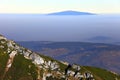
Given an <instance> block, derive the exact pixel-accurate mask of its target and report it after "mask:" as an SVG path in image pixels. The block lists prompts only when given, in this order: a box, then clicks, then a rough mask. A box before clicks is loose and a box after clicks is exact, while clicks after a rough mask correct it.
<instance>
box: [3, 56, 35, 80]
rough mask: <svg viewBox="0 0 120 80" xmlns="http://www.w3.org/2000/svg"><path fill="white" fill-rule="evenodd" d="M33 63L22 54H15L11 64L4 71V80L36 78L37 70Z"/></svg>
mask: <svg viewBox="0 0 120 80" xmlns="http://www.w3.org/2000/svg"><path fill="white" fill-rule="evenodd" d="M36 70H37V69H36V67H35V65H34V64H33V63H32V62H31V61H30V60H28V59H25V58H24V56H23V55H20V54H18V55H16V56H15V58H14V61H13V64H12V66H11V68H10V69H9V71H8V72H7V73H6V76H5V78H4V80H8V79H9V80H36V78H37V71H36Z"/></svg>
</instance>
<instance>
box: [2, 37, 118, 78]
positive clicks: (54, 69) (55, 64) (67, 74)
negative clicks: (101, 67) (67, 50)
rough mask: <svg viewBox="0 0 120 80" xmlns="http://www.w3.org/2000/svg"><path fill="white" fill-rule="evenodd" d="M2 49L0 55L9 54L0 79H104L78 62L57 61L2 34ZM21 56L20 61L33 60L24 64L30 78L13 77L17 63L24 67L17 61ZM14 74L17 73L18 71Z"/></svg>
mask: <svg viewBox="0 0 120 80" xmlns="http://www.w3.org/2000/svg"><path fill="white" fill-rule="evenodd" d="M0 51H1V53H0V56H1V55H5V54H6V55H8V59H7V60H6V65H5V67H4V68H3V69H4V73H3V74H0V80H28V79H29V80H102V79H100V78H99V77H96V75H94V74H93V73H92V72H90V71H89V70H85V71H82V70H83V69H81V68H83V67H82V66H79V65H76V64H72V65H70V64H69V63H67V62H63V61H57V60H54V59H52V58H50V57H47V56H44V55H39V54H37V53H35V52H32V51H31V50H28V49H26V48H23V47H21V46H19V45H18V44H16V43H15V42H14V41H12V40H7V39H6V38H5V37H4V36H2V35H0ZM20 56H21V60H20V61H22V60H23V59H25V60H29V62H31V63H30V64H29V65H26V64H24V65H26V66H27V67H28V68H29V69H28V71H26V73H27V76H28V78H25V77H24V78H21V77H16V78H13V75H11V74H10V73H13V70H14V69H17V68H16V66H17V65H19V66H18V67H19V68H21V67H22V65H20V63H19V62H18V63H15V61H16V60H17V57H20ZM22 58H23V59H22ZM0 63H1V61H0ZM22 63H24V61H23V62H21V64H22ZM16 64H17V65H16ZM20 66H21V67H20ZM0 67H1V65H0ZM33 68H34V69H33ZM84 69H85V68H84ZM31 70H32V71H31ZM16 71H17V70H16ZM18 71H19V70H18ZM20 71H22V70H20ZM21 73H22V72H21ZM13 74H14V75H16V74H17V73H16V74H15V73H13ZM20 75H21V74H20ZM114 75H115V77H114V79H116V80H118V78H117V74H114Z"/></svg>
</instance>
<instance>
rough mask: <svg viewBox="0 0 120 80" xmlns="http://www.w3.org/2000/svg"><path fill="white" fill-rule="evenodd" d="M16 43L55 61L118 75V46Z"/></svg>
mask: <svg viewBox="0 0 120 80" xmlns="http://www.w3.org/2000/svg"><path fill="white" fill-rule="evenodd" d="M18 43H19V44H20V45H22V46H24V47H26V48H29V49H31V50H32V51H35V52H38V53H42V54H44V55H46V56H50V57H52V58H54V59H57V60H62V61H67V62H69V63H77V64H80V65H84V66H95V67H100V68H104V69H107V70H110V71H114V72H116V73H119V74H120V45H112V44H104V43H90V42H44V41H21V42H18Z"/></svg>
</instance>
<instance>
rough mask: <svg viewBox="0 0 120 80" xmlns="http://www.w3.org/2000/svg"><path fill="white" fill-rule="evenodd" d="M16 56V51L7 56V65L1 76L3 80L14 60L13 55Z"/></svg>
mask: <svg viewBox="0 0 120 80" xmlns="http://www.w3.org/2000/svg"><path fill="white" fill-rule="evenodd" d="M16 54H17V51H12V52H11V53H10V54H9V59H8V61H7V65H6V67H5V72H4V74H3V79H4V77H5V75H6V73H7V72H8V70H9V69H10V67H11V66H12V63H13V60H14V57H15V55H16Z"/></svg>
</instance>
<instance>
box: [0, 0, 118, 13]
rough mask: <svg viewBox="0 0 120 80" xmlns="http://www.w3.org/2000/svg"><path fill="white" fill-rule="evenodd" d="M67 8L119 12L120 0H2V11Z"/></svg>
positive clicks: (58, 9) (33, 11) (95, 11)
mask: <svg viewBox="0 0 120 80" xmlns="http://www.w3.org/2000/svg"><path fill="white" fill-rule="evenodd" d="M65 10H74V11H82V12H91V13H98V14H119V13H120V0H0V13H36V14H39V13H40V14H44V13H52V12H59V11H65Z"/></svg>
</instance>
